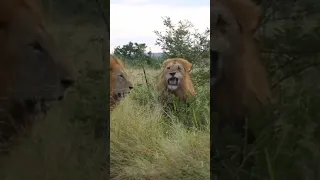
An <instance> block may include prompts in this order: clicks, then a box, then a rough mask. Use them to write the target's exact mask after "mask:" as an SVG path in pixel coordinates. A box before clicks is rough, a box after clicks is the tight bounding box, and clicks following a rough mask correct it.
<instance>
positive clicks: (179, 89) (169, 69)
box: [158, 58, 196, 102]
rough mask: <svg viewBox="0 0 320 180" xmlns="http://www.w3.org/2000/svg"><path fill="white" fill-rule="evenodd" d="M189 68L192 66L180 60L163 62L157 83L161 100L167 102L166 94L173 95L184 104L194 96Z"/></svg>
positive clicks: (186, 61)
mask: <svg viewBox="0 0 320 180" xmlns="http://www.w3.org/2000/svg"><path fill="white" fill-rule="evenodd" d="M191 67H192V64H191V63H190V62H189V61H188V60H185V59H182V58H172V59H167V60H165V61H164V62H163V64H162V72H161V73H160V76H159V81H158V90H159V91H160V98H161V99H162V100H167V96H166V94H167V93H171V94H173V95H175V96H176V97H178V98H179V99H181V100H183V101H184V102H187V101H188V99H189V98H190V97H193V96H195V95H196V92H195V89H194V86H193V83H192V80H191V76H190V71H191Z"/></svg>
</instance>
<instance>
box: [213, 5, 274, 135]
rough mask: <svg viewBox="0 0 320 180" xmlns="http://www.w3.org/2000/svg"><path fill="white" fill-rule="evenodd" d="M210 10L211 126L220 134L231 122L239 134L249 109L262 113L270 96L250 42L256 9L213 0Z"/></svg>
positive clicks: (252, 42) (259, 62) (256, 53)
mask: <svg viewBox="0 0 320 180" xmlns="http://www.w3.org/2000/svg"><path fill="white" fill-rule="evenodd" d="M211 8H212V9H211V13H212V14H211V23H213V24H211V37H210V41H211V67H212V68H211V78H210V79H211V88H210V89H211V91H213V92H212V95H213V97H212V98H211V102H212V105H213V111H215V112H217V113H218V116H219V120H218V122H219V123H218V124H216V126H215V127H216V128H217V129H216V130H218V131H220V130H221V129H222V128H223V127H224V126H225V124H226V123H234V125H235V126H236V130H238V131H240V132H241V133H242V134H243V133H244V129H243V126H244V124H245V118H246V117H247V116H248V115H249V114H250V113H252V112H253V110H263V107H264V106H265V105H267V104H268V103H269V102H270V97H271V90H270V84H269V79H268V75H267V71H266V68H265V66H264V65H263V63H262V62H261V60H260V58H259V51H258V48H257V47H258V46H257V45H256V44H255V43H256V42H255V39H254V31H255V29H256V28H257V26H258V22H259V17H260V10H259V8H258V7H257V6H256V5H254V4H253V3H252V2H251V1H250V0H214V1H212V4H211ZM248 135H249V136H250V134H248ZM251 135H252V134H251ZM248 138H249V139H248V141H253V140H254V139H252V138H254V137H252V138H251V140H250V137H248Z"/></svg>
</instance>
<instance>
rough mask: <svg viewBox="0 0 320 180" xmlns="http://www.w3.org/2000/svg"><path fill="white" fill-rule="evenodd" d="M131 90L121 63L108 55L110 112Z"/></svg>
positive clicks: (131, 86) (131, 85) (131, 87)
mask: <svg viewBox="0 0 320 180" xmlns="http://www.w3.org/2000/svg"><path fill="white" fill-rule="evenodd" d="M131 89H133V84H132V83H131V81H130V80H129V78H128V75H127V74H126V72H125V71H124V64H123V62H122V61H121V60H120V59H118V58H116V57H114V56H112V55H110V110H112V109H113V108H114V106H115V105H116V103H117V102H119V101H120V100H122V99H123V98H124V97H125V96H126V95H127V94H128V93H130V91H131Z"/></svg>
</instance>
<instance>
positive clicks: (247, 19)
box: [221, 0, 261, 32]
mask: <svg viewBox="0 0 320 180" xmlns="http://www.w3.org/2000/svg"><path fill="white" fill-rule="evenodd" d="M221 4H224V5H225V6H226V7H228V9H230V12H231V13H232V14H233V16H234V17H235V18H236V19H237V20H238V22H239V24H240V25H241V27H242V29H243V31H245V32H251V31H252V30H254V29H255V28H256V27H257V26H258V24H259V19H260V15H261V14H260V8H259V7H258V6H256V5H255V4H254V3H253V2H252V1H251V0H223V1H221Z"/></svg>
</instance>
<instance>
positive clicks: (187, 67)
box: [184, 61, 192, 72]
mask: <svg viewBox="0 0 320 180" xmlns="http://www.w3.org/2000/svg"><path fill="white" fill-rule="evenodd" d="M184 66H185V68H186V71H187V72H190V71H191V69H192V64H191V63H190V62H188V61H186V62H185V63H184Z"/></svg>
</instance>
